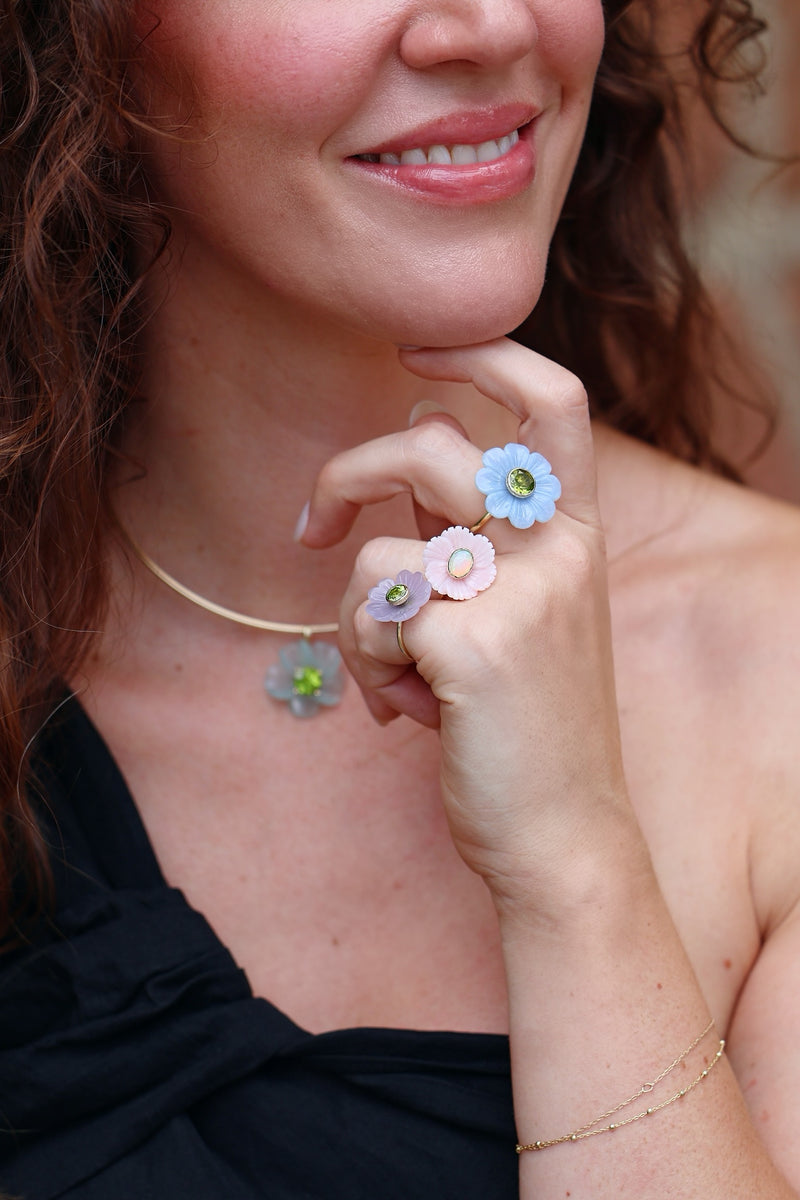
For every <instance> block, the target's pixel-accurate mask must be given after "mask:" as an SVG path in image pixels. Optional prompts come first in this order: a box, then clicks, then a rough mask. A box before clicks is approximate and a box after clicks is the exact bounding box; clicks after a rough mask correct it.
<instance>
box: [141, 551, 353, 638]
mask: <svg viewBox="0 0 800 1200" xmlns="http://www.w3.org/2000/svg"><path fill="white" fill-rule="evenodd" d="M125 536H126V538H127V540H128V542H129V543H130V547H131V550H133V552H134V554H135V555H136V557H137V558H138V559H139V561H140V562H142V563H143V564H144V565H145V566H146V567H147V569H148V571H151V572H152V573H153V575H155V577H156V579H160V580H161V582H162V583H165V584H166V585H167V587H168V588H171V589H172V591H173V592H177V593H178V595H179V596H183V598H184V599H185V600H190V601H191V603H192V604H196V605H197V607H198V608H204V609H205V610H206V612H210V613H214V614H215V616H217V617H224V618H225V620H226V621H235V622H236V623H237V625H248V626H249V627H250V628H251V629H263V630H264V631H265V632H266V633H290V634H295V635H297V636H300V637H304V638H312V637H315V636H316V635H317V634H320V633H338V631H339V626H338V624H337V623H336V622H333V621H331V622H329V623H328V624H327V625H292V624H291V623H287V622H285V621H265V620H263V619H262V618H261V617H249V616H247V614H246V613H240V612H236V611H235V610H234V609H232V608H225V607H224V606H223V605H222V604H215V602H214V601H213V600H207V599H206V598H205V596H201V595H200V593H199V592H193V591H192V589H191V588H188V587H186V586H185V585H184V584H182V583H179V582H178V580H177V579H175V578H174V576H172V575H169V574H168V573H167V572H166V571H165V570H164V568H163V567H160V566H159V565H158V563H157V562H155V561H154V560H153V559H152V558H151V557H150V555H149V554H145V552H144V550H142V548H141V546H138V545H137V544H136V542H135V541H134V540H133V538H132V537H131V536H130V534H128V533H126V534H125Z"/></svg>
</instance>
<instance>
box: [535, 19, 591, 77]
mask: <svg viewBox="0 0 800 1200" xmlns="http://www.w3.org/2000/svg"><path fill="white" fill-rule="evenodd" d="M545 8H546V12H545V11H543V12H542V14H541V16H538V15H537V23H538V24H539V49H540V52H541V54H542V55H543V57H545V58H546V59H547V61H548V62H550V63H552V64H557V74H558V77H559V78H560V79H561V80H562V83H564V84H566V85H567V86H570V85H572V86H575V87H578V88H580V87H582V86H585V85H586V84H587V82H590V81H592V80H593V79H594V75H595V72H596V70H597V66H598V64H599V62H600V56H601V55H602V53H603V42H604V40H605V19H604V16H603V6H602V4H601V3H600V0H573V2H572V3H567V4H555V5H554V4H546V5H545Z"/></svg>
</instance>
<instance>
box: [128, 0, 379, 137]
mask: <svg viewBox="0 0 800 1200" xmlns="http://www.w3.org/2000/svg"><path fill="white" fill-rule="evenodd" d="M334 6H335V8H336V14H335V19H334V14H333V12H332V9H333V7H334ZM356 8H357V6H356V5H355V4H353V3H351V4H346V3H344V2H342V3H340V2H339V0H333V3H331V0H302V4H301V7H299V8H297V7H295V6H294V5H288V4H284V3H282V2H279V0H258V2H251V0H245V2H239V3H230V4H227V5H225V4H220V3H219V2H218V0H211V2H204V0H160V2H159V3H157V4H146V5H142V6H141V7H140V9H139V10H138V12H137V21H136V27H137V32H138V33H140V35H143V34H145V33H146V34H147V35H148V36H147V37H146V42H145V44H146V46H147V49H148V51H149V53H150V55H151V56H152V58H153V59H154V61H155V64H156V69H157V70H158V72H159V74H160V76H161V78H162V79H163V80H165V81H166V82H167V84H168V86H169V87H170V91H171V92H173V93H175V94H178V95H181V96H183V97H184V102H183V104H182V106H181V107H182V109H183V110H184V112H187V111H189V103H191V113H192V118H191V119H192V122H193V123H194V124H197V125H200V126H201V127H203V129H204V132H206V133H209V132H210V133H213V132H214V131H215V130H218V129H219V128H220V127H221V125H228V124H229V123H230V122H231V120H232V119H235V115H236V114H250V113H257V114H258V116H259V117H260V119H261V121H262V122H268V123H269V124H270V125H272V126H274V128H275V130H276V132H278V131H280V134H281V136H282V137H285V135H286V132H287V130H289V129H291V128H297V129H298V130H299V129H303V130H304V131H305V134H306V137H308V135H309V133H311V132H312V131H313V130H315V129H318V128H319V129H323V130H324V129H325V127H326V125H327V124H328V123H329V122H331V121H333V122H335V120H336V117H337V115H339V114H342V115H343V114H346V113H347V111H348V110H349V109H350V108H351V107H352V106H353V105H354V104H357V103H358V101H359V99H360V98H361V96H362V95H363V94H365V93H366V90H367V88H368V86H369V80H370V73H371V71H374V63H373V62H372V59H373V58H374V57H375V55H376V53H380V46H379V38H378V37H376V26H377V25H379V24H380V23H379V22H377V21H375V22H373V23H372V25H371V27H370V24H369V22H366V21H365V20H364V19H363V18H364V14H363V12H358V13H357V12H356V11H354V10H355V9H356ZM187 93H188V94H189V95H190V96H191V101H190V102H189V100H188V99H187V98H186V97H187Z"/></svg>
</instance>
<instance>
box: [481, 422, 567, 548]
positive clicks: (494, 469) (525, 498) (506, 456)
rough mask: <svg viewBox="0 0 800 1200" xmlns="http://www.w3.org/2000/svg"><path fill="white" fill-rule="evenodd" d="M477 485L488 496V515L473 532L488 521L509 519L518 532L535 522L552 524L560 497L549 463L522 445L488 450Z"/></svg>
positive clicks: (515, 443)
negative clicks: (496, 518) (490, 519)
mask: <svg viewBox="0 0 800 1200" xmlns="http://www.w3.org/2000/svg"><path fill="white" fill-rule="evenodd" d="M475 485H476V487H477V488H478V491H480V492H483V493H484V495H485V496H486V501H485V503H486V513H485V514H484V516H483V517H481V519H480V521H478V522H477V524H476V525H473V526H471V528H472V530H473V532H475V531H477V529H478V528H480V527H481V526H483V525H484V524H485V523H486V521H488V519H489V517H507V518H508V520H509V521H510V522H511V524H512V525H513V526H514V528H515V529H530V527H531V525H533V523H534V522H535V521H549V520H550V518H551V517H552V516H553V515H554V513H555V511H556V500H558V499H559V497H560V495H561V484H560V482H559V480H558V479H557V478H556V476H555V475H553V474H552V472H551V471H550V463H549V462H548V461H547V459H546V458H544V457H543V456H542V455H541V454H537V453H536V452H535V451H534V450H529V449H528V447H527V446H522V445H520V443H519V442H508V443H507V444H506V445H505V446H503V447H502V448H501V447H500V446H493V447H492V449H491V450H487V451H486V453H485V454H484V456H483V466H482V467H481V469H480V470H479V471H478V473H477V474H476V476H475Z"/></svg>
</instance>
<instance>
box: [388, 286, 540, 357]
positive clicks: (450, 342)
mask: <svg viewBox="0 0 800 1200" xmlns="http://www.w3.org/2000/svg"><path fill="white" fill-rule="evenodd" d="M543 283H544V270H543V269H542V270H541V271H536V272H535V273H533V277H532V276H531V275H529V276H528V277H527V278H526V279H525V281H524V283H522V284H520V285H519V286H517V287H513V286H509V285H508V284H506V283H504V284H502V285H501V284H497V285H495V286H494V287H492V288H486V287H483V288H479V287H474V286H473V287H472V288H470V289H469V290H467V289H465V288H464V287H463V286H459V287H456V286H453V287H451V288H448V289H447V291H446V292H442V290H441V288H439V289H436V290H435V291H436V294H434V295H431V294H430V293H429V294H427V295H421V294H419V295H417V296H416V297H415V298H414V302H413V303H410V304H408V306H406V307H405V308H404V310H403V311H401V312H398V311H397V309H396V308H395V311H393V312H391V313H388V312H387V313H385V314H384V317H385V319H384V320H383V321H381V325H382V326H383V328H382V330H381V331H380V333H379V334H378V336H379V337H381V339H382V340H388V341H391V342H393V343H395V344H396V345H401V346H469V345H474V344H477V343H479V342H488V341H491V340H493V339H494V338H498V337H503V336H504V335H505V334H507V333H510V332H511V330H513V329H516V328H517V326H518V325H520V324H521V323H522V322H523V321H524V320H525V318H526V317H527V316H528V315H529V314H530V312H531V310H532V309H533V308H534V307H535V306H536V303H537V301H538V299H539V295H540V294H541V290H542V285H543ZM374 315H376V314H375V312H374V311H373V317H374Z"/></svg>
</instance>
